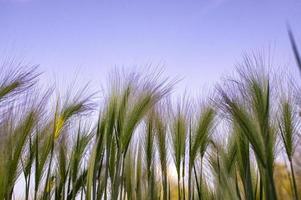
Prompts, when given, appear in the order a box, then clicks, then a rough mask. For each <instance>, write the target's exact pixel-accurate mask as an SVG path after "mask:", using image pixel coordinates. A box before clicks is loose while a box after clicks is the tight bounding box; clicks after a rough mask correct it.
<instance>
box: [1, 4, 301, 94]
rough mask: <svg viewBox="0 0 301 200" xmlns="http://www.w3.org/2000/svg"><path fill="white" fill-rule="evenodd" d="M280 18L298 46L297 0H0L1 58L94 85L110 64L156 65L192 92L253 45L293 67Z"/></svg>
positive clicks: (300, 14)
mask: <svg viewBox="0 0 301 200" xmlns="http://www.w3.org/2000/svg"><path fill="white" fill-rule="evenodd" d="M286 22H289V23H290V24H291V26H292V28H293V30H294V32H295V36H296V39H297V41H298V43H299V44H300V48H301V0H282V1H280V0H279V1H277V0H271V1H268V0H195V1H193V0H181V1H180V0H161V1H157V0H136V1H134V0H98V1H83V0H82V1H75V0H74V1H71V0H70V1H67V0H66V1H63V0H61V1H56V0H49V1H47V0H0V44H1V45H0V59H5V58H6V57H15V58H16V59H22V60H24V61H25V62H26V63H31V64H39V65H40V71H42V72H44V74H43V76H42V81H44V82H46V83H48V82H53V81H54V80H56V81H58V82H60V83H62V84H61V85H63V86H64V85H66V83H70V82H72V80H74V78H75V76H76V74H77V75H79V79H80V82H79V83H80V84H81V83H83V84H84V82H86V81H88V80H90V81H91V84H92V87H95V88H98V89H99V88H100V85H101V83H104V80H106V77H107V75H108V73H109V72H110V71H112V69H113V68H114V67H123V68H125V69H133V68H134V67H135V68H137V69H139V68H143V67H145V66H147V65H152V66H154V67H155V66H160V67H164V68H165V72H164V74H165V75H166V76H170V77H179V78H183V80H182V81H181V82H180V83H179V84H178V86H177V90H178V91H180V92H182V91H184V88H188V90H189V91H192V92H196V93H198V92H200V91H201V90H202V89H204V88H205V89H206V88H208V87H210V86H213V85H214V84H215V83H217V82H218V81H219V80H220V78H221V77H222V76H224V75H228V74H231V73H233V71H234V68H235V64H236V63H238V62H239V61H240V60H241V59H242V55H243V54H244V53H248V52H251V51H257V50H258V49H260V50H264V51H268V50H269V49H270V52H271V55H272V56H273V58H274V63H276V65H277V66H283V67H284V69H286V67H287V69H290V70H291V69H293V70H294V69H295V68H294V67H295V63H294V60H293V59H292V54H291V49H290V44H289V42H288V37H287V32H286V25H285V24H286Z"/></svg>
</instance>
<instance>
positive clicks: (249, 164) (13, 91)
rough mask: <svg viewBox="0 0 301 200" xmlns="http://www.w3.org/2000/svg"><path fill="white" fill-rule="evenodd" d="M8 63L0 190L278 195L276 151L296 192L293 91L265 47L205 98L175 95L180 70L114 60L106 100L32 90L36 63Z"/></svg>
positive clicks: (67, 195) (1, 86) (52, 195)
mask: <svg viewBox="0 0 301 200" xmlns="http://www.w3.org/2000/svg"><path fill="white" fill-rule="evenodd" d="M289 35H290V39H291V42H292V47H293V50H294V54H295V57H296V60H297V64H298V65H299V67H300V69H301V61H300V57H299V54H298V50H297V46H296V44H295V42H294V38H293V36H292V34H291V32H290V34H289ZM4 65H5V66H6V68H7V66H8V68H12V70H6V71H5V70H2V72H1V76H2V77H1V79H0V112H1V117H0V199H5V200H9V199H14V198H17V197H16V195H15V193H16V190H19V191H20V190H21V191H22V198H21V199H26V200H28V199H33V200H37V199H67V200H71V199H87V200H91V199H93V200H94V199H104V200H106V199H112V200H117V199H118V200H125V199H136V200H141V199H163V200H167V199H184V200H185V199H187V200H191V199H231V200H232V199H233V200H235V199H246V200H251V199H265V200H268V199H269V200H270V199H271V200H275V199H277V198H278V199H279V191H278V189H279V188H278V187H277V186H276V184H277V183H276V181H275V175H274V172H275V165H276V164H277V163H276V158H277V156H279V154H281V155H283V153H284V154H285V158H284V159H282V160H281V161H278V162H281V163H286V164H287V168H288V172H289V175H290V176H289V177H290V183H291V184H290V198H292V199H298V198H299V196H300V194H298V186H297V180H296V174H295V169H294V162H293V160H294V152H295V149H296V143H297V140H298V137H299V135H298V133H299V131H300V128H299V126H298V124H299V121H300V120H301V119H300V117H299V116H298V114H297V113H298V110H297V103H298V102H297V100H298V99H296V95H294V94H292V87H290V86H289V87H287V88H288V89H287V90H290V91H287V90H282V89H280V88H281V87H282V86H283V85H284V83H279V82H276V81H275V80H273V79H272V76H271V73H266V72H265V69H266V68H267V65H269V61H268V60H266V59H264V57H263V56H260V55H259V56H258V55H255V54H254V55H252V56H248V57H245V58H244V60H243V62H242V64H241V66H239V67H238V70H237V72H238V73H237V75H236V76H235V77H234V78H232V79H227V80H226V81H224V82H223V83H222V84H220V85H219V86H217V87H216V89H215V92H214V94H213V95H212V96H211V97H210V98H209V97H208V99H207V100H203V101H202V103H197V102H198V101H192V100H191V98H188V97H185V98H181V99H180V100H179V101H178V102H176V103H175V102H172V101H170V100H169V99H170V93H171V92H172V88H173V86H174V84H175V81H172V80H170V79H162V77H161V75H160V73H149V74H139V73H130V74H126V73H118V72H115V73H114V75H113V76H112V77H111V78H110V81H109V83H108V87H107V91H106V93H103V96H104V98H103V99H102V100H101V103H100V102H95V101H93V95H85V93H84V90H86V89H87V88H86V87H85V88H83V90H81V92H77V93H76V94H75V95H71V94H72V92H70V94H69V95H65V96H58V97H56V98H55V99H54V100H53V98H52V97H53V96H54V95H53V89H49V90H47V91H46V92H39V91H38V87H37V86H36V85H37V81H38V78H39V73H37V69H36V68H35V67H31V68H28V67H23V66H22V65H19V66H18V67H14V65H16V63H15V62H10V63H8V62H6V63H4ZM2 69H4V68H2ZM287 82H289V81H287ZM287 82H286V83H285V84H288V83H287ZM288 85H290V84H288ZM296 92H297V91H296ZM49 99H50V100H49ZM51 99H52V100H51ZM95 115H97V119H96V120H92V119H95ZM91 116H94V118H93V117H91ZM17 183H18V186H16V184H17ZM20 183H21V184H20ZM16 187H18V188H16ZM20 187H23V188H20Z"/></svg>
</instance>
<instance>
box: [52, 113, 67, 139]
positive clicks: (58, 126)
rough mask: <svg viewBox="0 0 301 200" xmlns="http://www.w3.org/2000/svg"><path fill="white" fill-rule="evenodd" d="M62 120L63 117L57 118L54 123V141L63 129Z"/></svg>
mask: <svg viewBox="0 0 301 200" xmlns="http://www.w3.org/2000/svg"><path fill="white" fill-rule="evenodd" d="M64 121H65V120H64V119H63V117H61V116H59V117H57V119H56V122H55V131H54V139H57V138H58V137H59V136H60V133H61V130H62V128H63V125H64Z"/></svg>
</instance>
